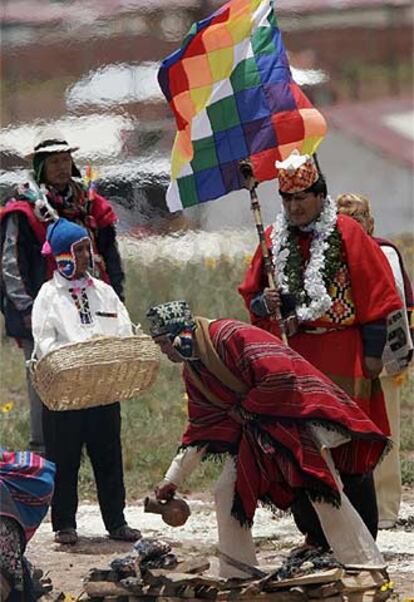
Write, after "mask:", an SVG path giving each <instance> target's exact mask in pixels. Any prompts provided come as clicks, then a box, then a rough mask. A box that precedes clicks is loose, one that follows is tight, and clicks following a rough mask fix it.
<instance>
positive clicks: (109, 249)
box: [96, 224, 125, 301]
mask: <svg viewBox="0 0 414 602" xmlns="http://www.w3.org/2000/svg"><path fill="white" fill-rule="evenodd" d="M96 243H97V247H98V251H99V253H100V255H102V257H103V259H104V261H105V266H106V271H107V273H108V276H109V280H110V284H111V286H112V288H113V289H114V291H115V292H116V294H117V295H118V297H119V298H120V299H121V301H124V300H125V296H124V280H125V274H124V271H123V269H122V261H121V256H120V254H119V250H118V244H117V240H116V230H115V226H114V225H113V224H110V225H109V226H105V227H104V228H100V229H99V230H98V231H97V236H96Z"/></svg>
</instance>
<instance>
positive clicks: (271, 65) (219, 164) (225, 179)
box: [158, 0, 326, 211]
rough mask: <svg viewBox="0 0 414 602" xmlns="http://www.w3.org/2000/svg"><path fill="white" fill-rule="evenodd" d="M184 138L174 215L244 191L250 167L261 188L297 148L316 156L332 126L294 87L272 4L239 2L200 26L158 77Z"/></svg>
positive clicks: (175, 163)
mask: <svg viewBox="0 0 414 602" xmlns="http://www.w3.org/2000/svg"><path fill="white" fill-rule="evenodd" d="M158 81H159V84H160V86H161V89H162V91H163V93H164V95H165V97H166V99H167V101H168V103H169V105H170V106H171V108H172V110H173V112H174V115H175V118H176V122H177V135H176V138H175V142H174V146H173V150H172V157H171V183H170V186H169V188H168V191H167V204H168V207H169V209H170V211H177V210H180V209H182V208H185V207H190V206H191V205H197V204H198V203H204V202H205V201H209V200H212V199H217V198H219V197H221V196H223V195H225V194H227V193H229V192H231V191H232V190H239V189H241V188H243V187H244V180H243V178H242V176H241V174H240V171H239V166H238V163H239V161H240V160H241V159H247V158H248V159H250V161H251V163H252V166H253V171H254V175H255V178H256V179H257V180H258V181H259V182H261V181H264V180H271V179H273V178H275V177H276V176H277V172H276V168H275V161H276V160H279V161H281V160H283V159H285V158H286V157H287V156H289V155H290V153H291V151H292V150H293V149H295V148H297V149H298V150H299V151H300V152H301V153H302V154H303V153H309V154H311V153H313V152H314V151H315V150H316V148H317V146H318V144H319V143H320V142H321V140H322V138H323V136H324V134H325V132H326V123H325V120H324V118H323V117H322V115H321V114H320V113H319V111H317V110H316V109H315V108H314V107H313V106H312V104H311V103H310V102H309V100H308V99H307V98H306V96H305V95H304V94H303V92H302V91H301V90H300V88H299V86H298V85H297V84H296V83H295V82H294V81H293V79H292V74H291V72H290V68H289V63H288V60H287V56H286V51H285V48H284V45H283V42H282V37H281V33H280V30H279V28H278V27H277V22H276V17H275V14H274V11H273V3H272V1H271V0H231V1H230V2H227V3H226V4H225V5H224V6H222V7H221V8H220V9H219V10H217V11H216V12H215V13H214V14H213V15H211V16H210V17H207V18H206V19H204V20H202V21H200V22H199V23H196V24H194V25H193V26H192V28H191V30H190V32H189V33H188V35H187V37H186V38H185V40H184V43H183V46H182V47H181V48H180V49H179V50H177V51H176V52H174V53H173V54H172V55H170V56H169V57H167V58H166V59H165V60H164V61H163V62H162V63H161V67H160V70H159V73H158Z"/></svg>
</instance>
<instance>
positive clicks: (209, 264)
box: [204, 257, 217, 270]
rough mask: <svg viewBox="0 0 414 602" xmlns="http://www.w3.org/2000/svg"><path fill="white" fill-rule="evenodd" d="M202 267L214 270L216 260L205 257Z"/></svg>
mask: <svg viewBox="0 0 414 602" xmlns="http://www.w3.org/2000/svg"><path fill="white" fill-rule="evenodd" d="M204 265H205V266H206V268H209V269H211V270H214V269H215V267H216V265H217V259H216V258H215V257H206V258H205V259H204Z"/></svg>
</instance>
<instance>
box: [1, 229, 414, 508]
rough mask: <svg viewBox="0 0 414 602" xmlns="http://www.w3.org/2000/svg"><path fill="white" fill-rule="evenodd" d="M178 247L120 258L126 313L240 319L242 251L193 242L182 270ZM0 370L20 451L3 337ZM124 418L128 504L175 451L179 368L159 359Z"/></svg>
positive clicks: (411, 468) (407, 431)
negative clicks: (188, 311) (168, 311)
mask: <svg viewBox="0 0 414 602" xmlns="http://www.w3.org/2000/svg"><path fill="white" fill-rule="evenodd" d="M180 244H181V243H180V241H179V240H177V239H175V241H174V240H173V238H172V239H171V246H169V247H168V249H169V254H170V255H169V257H166V256H165V254H164V255H163V253H162V252H161V249H158V255H159V259H155V260H151V261H149V260H148V257H146V256H143V255H142V254H140V246H139V245H137V246H136V247H135V249H136V250H135V251H133V252H130V251H128V252H127V250H124V251H123V253H124V255H125V257H126V258H125V267H126V273H127V291H126V292H127V300H128V303H127V305H128V309H129V311H130V314H131V317H132V319H133V321H134V322H135V323H137V322H141V323H142V324H143V325H144V326H145V311H146V309H147V308H148V307H149V306H150V305H151V304H154V303H160V302H163V301H166V300H170V299H178V298H186V299H187V300H188V301H189V303H190V305H191V306H192V307H193V308H194V309H195V311H196V313H198V314H199V315H204V316H206V317H211V318H213V317H214V318H218V317H224V316H232V317H236V318H241V319H246V313H245V310H244V307H243V303H242V300H241V298H240V296H239V295H238V294H237V291H236V288H237V284H238V283H240V282H241V280H242V278H243V275H244V273H245V270H246V267H247V256H246V253H245V251H240V252H239V253H238V254H236V255H235V256H233V257H231V256H230V255H229V254H226V253H221V252H220V249H218V248H217V246H214V248H213V249H212V253H211V254H210V255H208V256H207V257H203V256H200V254H199V253H198V254H197V252H196V251H197V242H195V243H194V257H193V259H192V260H191V261H189V262H185V261H182V257H180V252H179V249H180ZM398 244H399V245H400V246H401V248H402V249H403V251H404V255H405V257H404V258H405V261H406V263H407V265H408V266H410V267H411V266H412V265H413V243H412V241H411V239H409V238H406V237H405V238H404V237H402V238H401V239H399V241H398ZM174 249H175V250H174ZM177 249H178V253H177V252H176V251H177ZM1 365H2V373H1V382H0V440H1V442H2V445H3V446H4V447H8V448H11V449H23V448H25V446H26V444H27V441H28V439H29V427H28V422H29V410H28V404H27V401H26V383H25V377H24V365H23V357H22V353H21V351H19V349H17V347H16V345H15V343H14V341H12V340H10V339H7V338H5V337H3V338H2V345H1ZM413 391H414V379H413V378H411V379H409V380H408V381H407V382H406V384H405V385H404V387H403V389H402V400H403V403H402V412H403V416H404V420H402V446H401V453H402V473H403V480H404V482H405V483H406V484H413V483H414V462H413V461H412V459H413V456H414V434H413V433H414V428H413V426H414V401H413ZM7 404H9V405H7ZM10 406H12V407H11V409H10ZM7 410H9V411H7ZM122 417H123V424H122V441H123V455H124V467H125V480H126V486H127V491H128V499H129V500H131V499H134V498H136V497H138V496H140V495H142V494H144V493H147V492H148V491H150V490H151V489H152V488H153V486H155V485H156V484H157V483H158V481H159V480H160V479H161V478H162V476H163V474H164V471H165V469H166V468H167V467H168V465H169V462H170V460H171V459H172V457H173V455H174V453H175V450H176V449H177V446H178V445H179V441H180V435H181V433H182V431H183V428H184V425H185V423H186V400H185V397H184V388H183V384H182V381H181V378H180V367H179V366H176V365H173V364H171V363H170V362H169V361H168V360H166V359H164V358H163V359H162V362H161V367H160V373H159V377H158V379H157V382H156V383H155V385H154V386H153V387H152V388H151V389H150V390H149V391H147V392H145V393H144V394H143V395H142V396H141V397H139V398H137V399H133V400H130V401H127V402H124V403H123V404H122ZM217 473H218V467H217V465H215V464H214V463H211V462H205V463H203V464H202V466H201V468H200V469H198V470H197V471H195V474H194V476H193V477H192V478H191V479H190V480H189V481H188V482H187V483H186V489H187V490H193V491H194V490H200V489H201V488H205V487H208V486H209V485H210V484H211V483H212V480H213V479H214V478H215V477H216V476H217ZM80 495H81V497H83V498H88V499H92V500H93V499H95V485H94V479H93V475H92V470H91V467H90V464H89V460H88V459H87V458H85V459H84V461H83V462H82V467H81V473H80Z"/></svg>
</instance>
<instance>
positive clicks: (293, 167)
mask: <svg viewBox="0 0 414 602" xmlns="http://www.w3.org/2000/svg"><path fill="white" fill-rule="evenodd" d="M275 166H276V169H277V170H278V175H277V177H278V180H279V192H280V193H283V194H293V193H295V192H302V191H303V190H306V189H307V188H309V187H310V186H312V184H315V182H316V181H317V180H319V171H318V168H317V167H316V164H315V162H314V160H313V159H312V157H311V156H310V155H300V154H299V151H298V150H297V149H295V150H294V151H293V152H292V153H291V154H290V156H289V157H288V158H287V159H285V160H284V161H276V163H275Z"/></svg>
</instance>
